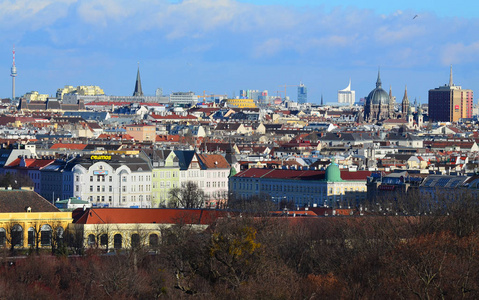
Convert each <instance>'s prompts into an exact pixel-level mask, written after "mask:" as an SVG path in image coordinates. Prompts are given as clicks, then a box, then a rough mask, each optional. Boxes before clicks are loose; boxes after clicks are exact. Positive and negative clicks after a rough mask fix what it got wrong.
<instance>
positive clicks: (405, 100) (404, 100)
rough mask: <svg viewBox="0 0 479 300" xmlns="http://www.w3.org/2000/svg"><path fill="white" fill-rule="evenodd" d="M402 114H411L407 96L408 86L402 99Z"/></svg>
mask: <svg viewBox="0 0 479 300" xmlns="http://www.w3.org/2000/svg"><path fill="white" fill-rule="evenodd" d="M401 111H402V113H403V114H404V113H406V112H408V114H409V98H408V96H407V85H406V88H405V89H404V97H403V98H402V110H401Z"/></svg>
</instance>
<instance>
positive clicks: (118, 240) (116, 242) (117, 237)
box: [113, 233, 123, 249]
mask: <svg viewBox="0 0 479 300" xmlns="http://www.w3.org/2000/svg"><path fill="white" fill-rule="evenodd" d="M122 242H123V237H122V236H121V234H119V233H117V234H115V236H114V237H113V247H114V248H115V249H121V247H122Z"/></svg>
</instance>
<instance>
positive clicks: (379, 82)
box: [376, 68, 382, 88]
mask: <svg viewBox="0 0 479 300" xmlns="http://www.w3.org/2000/svg"><path fill="white" fill-rule="evenodd" d="M380 73H381V72H380V69H379V68H378V80H376V88H380V87H381V85H382V83H381V74H380Z"/></svg>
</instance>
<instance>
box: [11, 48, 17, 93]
mask: <svg viewBox="0 0 479 300" xmlns="http://www.w3.org/2000/svg"><path fill="white" fill-rule="evenodd" d="M10 76H12V101H14V100H15V77H17V67H16V66H15V45H13V63H12V69H11V72H10Z"/></svg>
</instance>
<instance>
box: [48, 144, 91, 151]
mask: <svg viewBox="0 0 479 300" xmlns="http://www.w3.org/2000/svg"><path fill="white" fill-rule="evenodd" d="M86 146H87V145H86V144H64V143H58V144H54V145H53V146H51V148H50V149H70V150H83V149H85V147H86Z"/></svg>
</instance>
